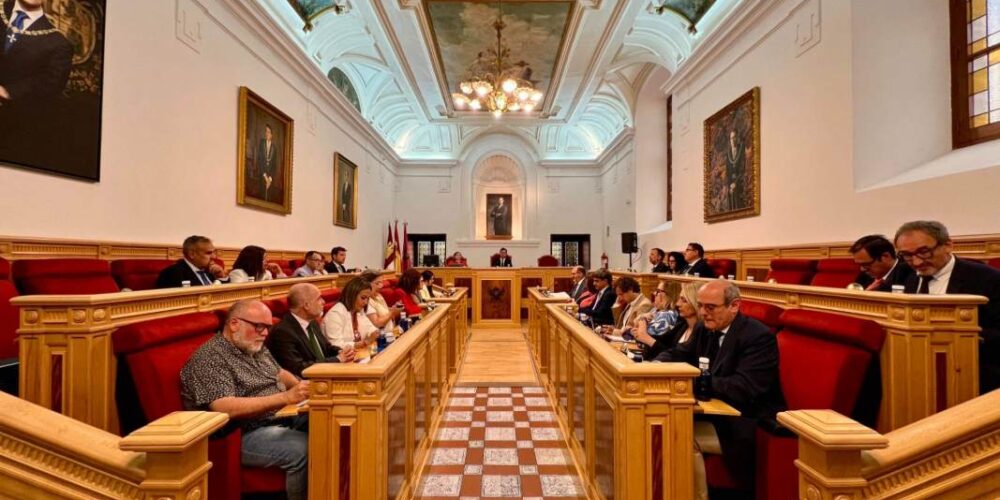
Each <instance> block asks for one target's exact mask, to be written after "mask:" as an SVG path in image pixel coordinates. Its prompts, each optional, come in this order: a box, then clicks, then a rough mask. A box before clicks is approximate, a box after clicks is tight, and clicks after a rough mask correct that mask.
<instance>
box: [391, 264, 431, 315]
mask: <svg viewBox="0 0 1000 500" xmlns="http://www.w3.org/2000/svg"><path fill="white" fill-rule="evenodd" d="M397 286H398V287H399V289H400V290H402V291H403V309H404V311H405V313H406V315H407V316H408V317H410V318H412V317H415V316H416V317H419V316H420V313H421V312H422V311H423V307H426V306H422V302H421V301H420V297H419V295H418V294H419V293H420V271H417V270H416V269H413V268H410V269H407V270H406V271H403V274H401V275H400V276H399V283H397Z"/></svg>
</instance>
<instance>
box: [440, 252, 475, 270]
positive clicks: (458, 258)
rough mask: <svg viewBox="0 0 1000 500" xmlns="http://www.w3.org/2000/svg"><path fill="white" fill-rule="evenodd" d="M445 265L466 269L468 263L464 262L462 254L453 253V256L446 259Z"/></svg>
mask: <svg viewBox="0 0 1000 500" xmlns="http://www.w3.org/2000/svg"><path fill="white" fill-rule="evenodd" d="M445 265H447V266H452V267H468V266H469V262H468V261H467V260H465V256H464V255H462V252H455V254H454V255H452V256H451V257H448V260H447V261H446V264H445Z"/></svg>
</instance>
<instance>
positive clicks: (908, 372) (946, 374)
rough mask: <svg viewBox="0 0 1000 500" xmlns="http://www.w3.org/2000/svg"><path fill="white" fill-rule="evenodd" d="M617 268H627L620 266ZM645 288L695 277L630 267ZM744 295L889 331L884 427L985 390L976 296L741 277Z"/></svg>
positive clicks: (885, 347) (881, 413)
mask: <svg viewBox="0 0 1000 500" xmlns="http://www.w3.org/2000/svg"><path fill="white" fill-rule="evenodd" d="M616 274H619V275H624V274H629V273H616ZM629 275H631V276H634V277H636V278H637V279H639V280H640V282H641V283H642V284H643V290H646V289H647V288H651V287H655V284H656V283H657V282H658V281H667V282H672V281H673V282H681V283H686V282H689V281H708V280H705V279H702V278H694V277H690V276H671V275H656V274H629ZM737 285H739V287H740V293H741V295H742V296H743V298H745V299H750V300H754V301H757V302H766V303H769V304H774V305H776V306H780V307H782V308H784V309H806V310H811V311H823V312H829V313H837V314H844V315H848V316H853V317H857V318H862V319H868V320H872V321H875V322H876V323H878V324H880V325H882V327H884V328H885V330H886V340H885V344H884V345H883V347H882V354H881V360H880V366H881V369H882V404H881V408H880V411H879V421H878V429H879V430H880V431H882V432H888V431H890V430H893V429H898V428H900V427H902V426H904V425H906V424H909V423H912V422H916V421H917V420H920V419H922V418H924V417H928V416H930V415H933V414H934V413H937V412H939V411H942V410H944V409H946V408H950V407H952V406H955V405H957V404H959V403H961V402H963V401H968V400H970V399H972V398H974V397H976V396H978V395H979V331H980V328H979V320H978V310H977V306H978V305H979V304H984V303H985V302H986V299H985V298H984V297H980V296H978V295H904V294H892V293H884V292H863V291H853V290H845V289H840V288H827V287H818V286H798V285H778V284H770V283H759V282H750V281H738V282H737Z"/></svg>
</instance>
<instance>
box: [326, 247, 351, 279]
mask: <svg viewBox="0 0 1000 500" xmlns="http://www.w3.org/2000/svg"><path fill="white" fill-rule="evenodd" d="M344 262H347V249H346V248H344V247H333V249H332V250H330V262H328V263H327V264H326V267H325V269H326V272H328V273H349V272H351V271H350V270H348V269H347V267H346V266H345V265H344Z"/></svg>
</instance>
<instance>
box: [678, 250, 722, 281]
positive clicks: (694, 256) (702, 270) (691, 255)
mask: <svg viewBox="0 0 1000 500" xmlns="http://www.w3.org/2000/svg"><path fill="white" fill-rule="evenodd" d="M684 260H686V261H687V263H688V267H687V268H686V269H684V274H687V275H690V276H700V277H702V278H714V277H715V271H713V270H712V268H711V267H709V266H708V262H706V261H705V247H703V246H701V243H688V246H687V248H685V249H684Z"/></svg>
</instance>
